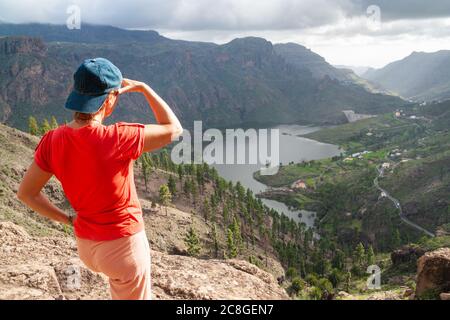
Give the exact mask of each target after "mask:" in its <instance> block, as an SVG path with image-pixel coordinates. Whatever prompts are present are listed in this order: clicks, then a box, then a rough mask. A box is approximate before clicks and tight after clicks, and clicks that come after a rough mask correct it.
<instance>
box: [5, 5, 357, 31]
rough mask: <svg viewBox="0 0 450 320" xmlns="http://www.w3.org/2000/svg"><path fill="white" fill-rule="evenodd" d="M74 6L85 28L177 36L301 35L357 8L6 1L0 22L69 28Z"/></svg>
mask: <svg viewBox="0 0 450 320" xmlns="http://www.w3.org/2000/svg"><path fill="white" fill-rule="evenodd" d="M72 4H76V5H78V6H79V7H80V8H81V14H82V20H83V21H84V22H88V23H95V24H111V25H116V26H121V27H126V28H142V27H149V28H166V29H174V30H175V29H179V30H180V29H183V30H204V29H210V30H263V29H264V30H269V29H276V30H279V29H299V28H300V29H301V28H308V27H314V26H320V25H323V24H330V23H334V22H336V21H338V20H339V19H341V18H342V17H343V16H344V15H345V10H348V9H350V8H352V7H353V5H352V3H351V1H350V0H258V1H254V0H214V1H211V0H146V1H144V0H128V1H120V2H112V1H107V0H77V1H72V0H65V1H57V0H43V1H40V2H38V3H37V2H36V1H32V0H2V1H1V2H0V13H1V19H3V20H5V21H10V22H48V23H64V22H65V20H66V18H67V14H66V9H67V7H68V6H69V5H72ZM318 8H320V10H318Z"/></svg>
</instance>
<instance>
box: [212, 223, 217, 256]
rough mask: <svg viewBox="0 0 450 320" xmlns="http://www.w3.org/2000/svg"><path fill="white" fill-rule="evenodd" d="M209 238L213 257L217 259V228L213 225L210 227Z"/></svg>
mask: <svg viewBox="0 0 450 320" xmlns="http://www.w3.org/2000/svg"><path fill="white" fill-rule="evenodd" d="M211 237H212V241H213V244H214V256H215V257H216V258H217V257H218V256H219V239H218V238H217V228H216V224H215V223H213V225H212V227H211Z"/></svg>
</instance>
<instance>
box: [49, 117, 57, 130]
mask: <svg viewBox="0 0 450 320" xmlns="http://www.w3.org/2000/svg"><path fill="white" fill-rule="evenodd" d="M58 126H59V125H58V121H56V118H55V116H52V118H51V119H50V127H51V128H52V129H56V128H58Z"/></svg>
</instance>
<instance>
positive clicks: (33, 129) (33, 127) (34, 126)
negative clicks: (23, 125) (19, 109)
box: [28, 116, 39, 136]
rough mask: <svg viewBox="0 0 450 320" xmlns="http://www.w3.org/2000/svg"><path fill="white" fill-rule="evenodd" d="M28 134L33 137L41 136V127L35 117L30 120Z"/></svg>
mask: <svg viewBox="0 0 450 320" xmlns="http://www.w3.org/2000/svg"><path fill="white" fill-rule="evenodd" d="M28 132H29V133H30V134H31V135H33V136H37V135H38V134H39V125H38V123H37V120H36V118H35V117H33V116H30V117H29V118H28Z"/></svg>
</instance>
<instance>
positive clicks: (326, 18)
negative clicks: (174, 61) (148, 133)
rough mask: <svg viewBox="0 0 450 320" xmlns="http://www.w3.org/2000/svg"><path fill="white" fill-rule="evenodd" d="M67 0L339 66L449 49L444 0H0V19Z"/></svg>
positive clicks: (140, 23)
mask: <svg viewBox="0 0 450 320" xmlns="http://www.w3.org/2000/svg"><path fill="white" fill-rule="evenodd" d="M71 4H76V5H78V6H79V7H80V9H81V20H82V22H85V23H94V24H108V25H114V26H118V27H123V28H138V29H144V28H148V29H154V30H157V31H159V32H160V33H161V34H163V35H165V36H167V37H170V38H177V39H185V40H201V41H213V42H216V43H225V42H228V41H230V40H231V39H233V38H236V37H243V36H250V35H252V36H261V37H264V38H266V39H268V40H270V41H272V42H274V43H279V42H297V43H300V44H303V45H305V46H307V47H308V48H311V49H312V50H313V51H315V52H317V53H319V54H320V55H322V56H323V57H325V58H326V59H327V61H328V62H330V63H332V64H340V65H355V66H372V67H381V66H384V65H385V64H387V63H389V62H391V61H393V60H398V59H401V58H403V57H405V56H407V55H409V54H410V53H411V52H413V51H426V52H432V51H437V50H441V49H450V0H126V1H108V0H71V1H65V0H41V1H33V0H1V1H0V20H2V21H5V22H14V23H21V22H45V23H57V24H61V23H65V22H66V20H67V17H68V14H67V13H66V10H67V7H68V6H69V5H71ZM373 5H375V6H376V7H374V6H373ZM378 8H379V10H378Z"/></svg>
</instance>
